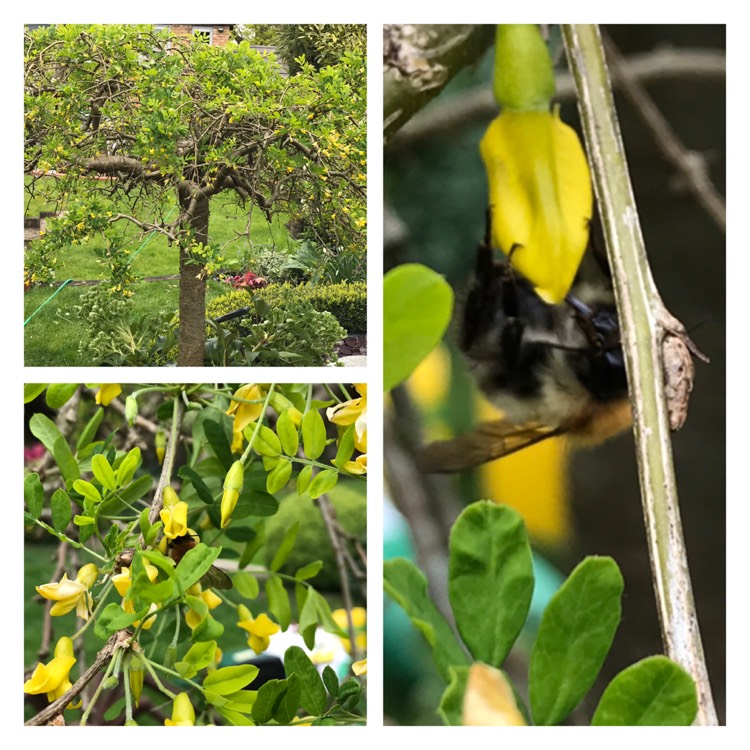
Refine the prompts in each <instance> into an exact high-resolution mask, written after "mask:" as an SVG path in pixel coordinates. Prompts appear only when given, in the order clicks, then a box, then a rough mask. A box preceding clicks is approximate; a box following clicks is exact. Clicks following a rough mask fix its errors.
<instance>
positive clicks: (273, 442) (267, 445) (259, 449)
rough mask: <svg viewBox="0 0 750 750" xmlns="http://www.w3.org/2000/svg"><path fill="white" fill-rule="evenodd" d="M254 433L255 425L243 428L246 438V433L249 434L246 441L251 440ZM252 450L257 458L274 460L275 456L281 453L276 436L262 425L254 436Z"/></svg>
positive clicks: (279, 443)
mask: <svg viewBox="0 0 750 750" xmlns="http://www.w3.org/2000/svg"><path fill="white" fill-rule="evenodd" d="M254 432H255V425H250V426H249V427H246V428H245V433H246V437H248V436H247V433H249V437H248V440H249V439H251V437H252V435H253V433H254ZM253 450H254V451H255V452H256V453H257V454H258V455H259V456H268V457H270V458H276V456H278V455H279V454H280V453H281V441H280V440H279V437H278V435H277V434H276V433H275V432H274V431H273V430H272V429H271V428H270V427H266V426H265V425H264V424H262V425H261V426H260V428H259V429H258V434H257V435H256V436H255V441H254V442H253Z"/></svg>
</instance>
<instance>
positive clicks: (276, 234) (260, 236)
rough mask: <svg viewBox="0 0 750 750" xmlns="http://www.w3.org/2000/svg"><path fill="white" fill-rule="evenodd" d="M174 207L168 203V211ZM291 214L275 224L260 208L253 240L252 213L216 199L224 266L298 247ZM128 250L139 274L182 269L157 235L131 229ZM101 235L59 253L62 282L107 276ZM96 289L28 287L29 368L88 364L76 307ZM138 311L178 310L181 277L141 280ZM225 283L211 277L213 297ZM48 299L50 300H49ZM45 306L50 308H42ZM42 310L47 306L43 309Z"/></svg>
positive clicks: (34, 205)
mask: <svg viewBox="0 0 750 750" xmlns="http://www.w3.org/2000/svg"><path fill="white" fill-rule="evenodd" d="M44 208H47V207H45V206H43V205H40V203H39V201H31V202H30V204H29V205H28V207H27V215H30V216H35V215H38V212H39V210H40V209H44ZM170 209H171V210H173V208H172V207H171V206H167V207H166V209H165V214H168V213H169V211H170ZM286 221H287V217H286V216H284V215H278V216H276V217H274V221H273V223H272V224H270V225H269V223H268V222H267V221H266V219H265V217H264V216H263V214H262V213H261V212H260V211H258V210H257V209H256V210H254V211H253V214H252V222H251V225H250V243H248V238H247V236H244V237H238V234H240V233H244V232H246V231H247V212H246V211H245V210H243V209H241V208H239V207H238V206H236V205H234V204H233V203H232V202H231V201H229V200H228V199H227V198H224V197H223V196H217V197H216V198H215V199H214V200H213V201H212V203H211V217H210V223H209V237H210V241H211V243H212V244H218V245H219V246H221V247H223V249H224V256H223V257H224V258H225V261H224V263H222V266H223V267H239V264H240V262H241V259H242V257H243V255H244V254H245V253H247V252H248V251H249V250H250V248H251V246H252V247H258V246H270V245H275V246H276V247H277V248H279V249H282V250H290V251H291V250H292V247H293V241H292V240H291V239H290V237H289V234H288V232H287V230H286V228H285V226H284V224H285V223H286ZM128 240H129V241H128V242H127V249H128V250H129V252H131V253H132V254H133V255H134V260H133V261H132V262H131V267H132V269H133V271H134V272H135V273H136V275H137V276H139V277H140V278H146V277H150V276H170V275H175V274H177V273H178V272H179V258H178V249H177V248H176V247H169V246H168V245H167V241H166V239H165V238H164V237H162V236H160V235H158V234H153V235H151V236H148V237H145V238H144V237H140V236H138V234H137V230H136V228H135V227H134V226H132V227H130V228H129V229H128ZM103 247H104V242H103V240H102V239H101V238H96V239H92V241H91V242H90V243H88V244H87V245H83V246H80V245H79V246H70V247H68V248H66V249H65V250H64V251H62V252H61V253H59V255H58V258H57V265H56V275H57V281H58V282H64V281H66V280H68V279H72V280H74V281H83V280H102V279H105V278H107V268H106V267H105V266H104V265H103V264H102V261H101V259H100V258H99V257H98V256H97V253H96V251H97V249H102V248H103ZM88 289H90V287H82V286H74V285H72V284H68V285H66V286H65V287H64V288H63V289H61V290H60V291H59V292H58V293H57V294H56V295H55V296H54V297H53V294H54V293H55V291H56V290H57V287H37V288H34V289H31V290H30V291H28V292H27V293H26V295H25V298H24V320H25V321H26V320H29V318H31V316H33V318H31V320H29V322H28V323H27V324H26V325H25V328H24V334H25V335H24V349H25V352H24V361H25V364H26V365H27V366H32V367H33V366H37V367H43V366H88V365H91V364H92V363H91V362H87V361H83V359H82V357H80V356H79V354H78V345H79V342H80V341H81V340H82V338H83V336H84V335H86V328H85V326H84V325H83V323H82V321H81V320H80V319H79V317H78V316H77V315H76V313H75V311H74V307H75V305H77V304H78V303H79V299H80V296H81V295H82V294H83V293H84V292H85V291H87V290H88ZM131 290H132V291H133V292H134V295H133V314H134V316H135V317H140V316H141V315H143V314H145V313H152V314H155V313H158V312H161V311H173V310H177V307H178V300H179V289H178V282H177V280H168V281H156V282H145V281H143V282H138V283H136V284H134V285H132V286H131ZM227 290H228V289H227V287H226V286H225V285H223V284H219V283H217V282H214V281H209V290H208V299H210V298H211V297H213V296H215V295H217V294H220V293H222V292H226V291H227ZM45 303H46V304H45ZM42 305H44V307H42ZM40 308H41V309H40Z"/></svg>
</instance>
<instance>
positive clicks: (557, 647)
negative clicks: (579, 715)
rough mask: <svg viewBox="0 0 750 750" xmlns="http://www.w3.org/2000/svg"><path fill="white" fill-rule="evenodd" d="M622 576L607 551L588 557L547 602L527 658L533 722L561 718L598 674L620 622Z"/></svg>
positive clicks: (571, 708) (578, 700)
mask: <svg viewBox="0 0 750 750" xmlns="http://www.w3.org/2000/svg"><path fill="white" fill-rule="evenodd" d="M622 590H623V580H622V575H621V574H620V569H619V568H618V567H617V564H616V563H615V561H614V560H612V559H611V558H609V557H587V558H586V559H585V560H583V562H581V563H580V564H579V565H578V566H577V567H576V568H575V570H574V571H573V572H572V573H571V574H570V575H569V576H568V578H567V580H566V581H565V583H563V585H562V586H561V587H560V589H559V590H558V591H557V593H556V594H555V595H554V596H553V597H552V599H551V600H550V602H549V604H548V605H547V607H546V609H545V610H544V613H543V614H542V620H541V623H540V624H539V630H538V632H537V637H536V641H535V643H534V647H533V648H532V651H531V661H530V664H529V699H530V703H531V715H532V717H533V720H534V723H535V724H542V725H551V724H559V723H560V722H561V721H562V720H563V719H564V718H565V717H566V716H567V715H568V714H569V713H570V712H571V711H572V710H573V709H574V708H575V707H576V706H577V705H578V703H579V702H580V701H581V699H582V698H583V696H584V695H585V694H586V693H587V692H588V690H589V689H590V688H591V686H592V685H593V684H594V680H596V676H597V675H598V674H599V670H600V669H601V667H602V664H603V662H604V659H605V657H606V656H607V653H608V652H609V648H610V646H611V645H612V639H613V638H614V635H615V631H616V630H617V626H618V625H619V623H620V609H621V608H620V598H621V596H622Z"/></svg>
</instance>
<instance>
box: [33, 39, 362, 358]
mask: <svg viewBox="0 0 750 750" xmlns="http://www.w3.org/2000/svg"><path fill="white" fill-rule="evenodd" d="M25 43H26V44H25V46H26V49H25V153H24V161H25V163H24V168H25V173H26V174H27V175H29V176H30V179H28V180H27V183H26V186H27V191H28V192H29V194H31V195H38V194H41V195H42V196H43V197H44V198H45V199H46V200H50V201H56V202H57V205H58V206H59V208H60V213H59V214H58V217H57V219H56V220H54V221H51V222H50V223H49V225H48V230H47V232H46V234H45V236H44V237H43V238H42V240H41V242H42V244H43V245H45V246H46V248H47V249H48V251H54V250H56V249H58V248H60V247H63V246H67V245H70V244H78V243H81V242H85V241H86V240H87V239H88V238H89V237H90V236H91V235H92V234H93V233H97V232H100V233H103V234H104V236H105V237H106V238H107V241H108V242H109V243H111V244H113V246H114V245H115V244H116V241H117V236H118V232H119V227H121V226H122V225H123V224H124V223H127V222H129V223H132V224H135V225H137V226H138V227H139V228H140V229H141V230H142V231H144V232H148V231H157V232H160V233H162V234H164V235H165V236H166V237H167V238H168V240H169V241H170V242H174V243H176V244H177V245H178V246H179V247H180V269H181V271H180V274H181V278H180V352H179V355H178V364H181V365H188V364H189V365H202V364H203V344H204V340H205V325H204V316H205V280H206V275H207V272H209V271H210V269H211V265H212V263H214V262H215V261H216V259H217V257H218V256H219V252H220V248H217V247H213V246H212V245H211V242H210V234H209V205H210V200H211V198H212V197H213V196H215V195H217V194H218V193H221V192H227V191H229V192H231V193H232V194H233V195H234V196H235V197H236V199H237V201H238V203H239V204H240V205H242V206H245V207H247V209H248V217H249V220H250V219H251V217H252V211H253V209H259V210H260V211H262V212H264V213H265V214H266V215H267V216H268V217H270V215H271V214H272V213H273V212H276V211H281V210H283V211H285V212H286V213H289V214H291V215H292V217H294V218H295V219H297V220H298V221H299V222H301V223H302V224H303V225H304V226H305V229H306V232H307V234H308V236H310V235H311V236H313V237H316V238H318V239H319V241H321V243H322V244H325V245H326V246H327V247H329V249H331V250H332V251H334V252H336V251H338V250H339V249H341V248H344V247H346V248H349V249H359V250H361V251H362V252H364V249H365V234H364V228H365V223H366V213H365V211H366V201H365V185H366V177H365V175H366V154H365V147H366V92H365V88H364V82H365V78H366V76H365V61H364V49H363V48H361V49H360V50H354V49H351V50H349V51H347V52H345V53H344V54H343V55H342V56H341V58H340V60H339V62H338V63H337V64H336V65H335V66H331V65H327V66H324V67H321V68H320V69H319V70H318V69H316V68H314V67H313V66H312V65H310V64H307V63H305V64H303V65H302V66H301V68H300V70H299V72H298V73H296V74H295V75H292V76H288V77H287V76H286V75H285V73H284V71H283V70H282V68H281V66H280V65H279V64H278V63H277V61H276V59H275V58H274V57H273V56H270V57H266V56H263V55H261V54H260V53H259V52H257V51H256V50H253V49H252V48H251V46H250V44H249V43H247V42H239V43H235V42H230V43H229V44H228V45H227V46H226V47H224V48H222V47H212V46H209V45H207V44H205V42H201V41H199V40H194V39H186V38H175V37H171V36H170V35H169V33H168V32H157V31H155V30H154V29H153V28H152V27H150V26H143V25H141V26H123V25H106V26H101V25H89V26H75V25H61V26H47V27H42V28H39V29H35V30H33V31H29V30H27V32H26V34H25ZM52 174H54V175H55V176H56V179H48V178H49V176H50V175H52ZM175 199H176V202H177V205H178V208H179V211H178V212H177V213H176V215H175V214H174V213H172V214H171V215H170V216H168V217H167V216H166V213H167V211H166V206H167V205H168V204H169V202H170V201H171V202H174V201H175ZM123 205H125V206H127V207H128V209H127V210H123Z"/></svg>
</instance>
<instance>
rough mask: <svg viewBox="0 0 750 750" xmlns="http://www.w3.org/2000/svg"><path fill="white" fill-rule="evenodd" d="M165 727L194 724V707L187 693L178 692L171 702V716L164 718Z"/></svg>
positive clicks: (190, 725)
mask: <svg viewBox="0 0 750 750" xmlns="http://www.w3.org/2000/svg"><path fill="white" fill-rule="evenodd" d="M164 726H165V727H192V726H195V709H194V708H193V704H192V703H191V702H190V696H189V695H188V694H187V693H179V694H178V695H176V696H175V699H174V702H173V704H172V718H171V719H164Z"/></svg>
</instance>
